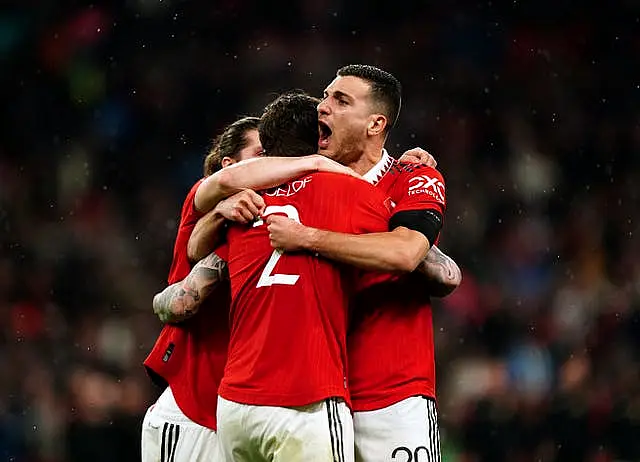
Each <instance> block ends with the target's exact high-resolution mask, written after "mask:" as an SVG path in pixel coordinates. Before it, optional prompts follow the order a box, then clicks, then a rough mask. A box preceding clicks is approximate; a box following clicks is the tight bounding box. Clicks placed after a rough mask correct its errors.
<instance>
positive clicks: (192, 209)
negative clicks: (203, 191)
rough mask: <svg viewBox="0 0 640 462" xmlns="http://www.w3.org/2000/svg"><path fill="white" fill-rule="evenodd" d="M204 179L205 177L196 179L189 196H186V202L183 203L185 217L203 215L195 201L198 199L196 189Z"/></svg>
mask: <svg viewBox="0 0 640 462" xmlns="http://www.w3.org/2000/svg"><path fill="white" fill-rule="evenodd" d="M204 180H205V178H200V179H199V180H198V181H196V182H195V184H194V185H193V186H192V187H191V189H190V190H189V192H188V193H187V196H186V197H185V198H184V202H183V203H182V215H183V218H191V217H192V216H193V217H195V216H198V217H199V216H200V215H202V214H201V213H200V212H198V211H197V210H196V205H195V201H196V191H197V190H198V188H199V187H200V185H201V184H202V182H203V181H204Z"/></svg>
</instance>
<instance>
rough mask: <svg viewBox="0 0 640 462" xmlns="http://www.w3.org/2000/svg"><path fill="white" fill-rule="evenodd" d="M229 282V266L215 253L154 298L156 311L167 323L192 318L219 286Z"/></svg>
mask: <svg viewBox="0 0 640 462" xmlns="http://www.w3.org/2000/svg"><path fill="white" fill-rule="evenodd" d="M225 279H228V273H227V264H226V262H225V261H224V260H222V259H221V258H220V257H218V256H217V255H216V254H215V253H211V254H209V255H208V256H207V257H206V258H204V259H202V260H200V261H199V262H198V263H197V264H196V265H195V266H194V267H193V269H192V270H191V272H190V273H189V275H188V276H187V277H186V278H185V279H183V280H182V281H180V282H176V283H175V284H171V285H170V286H169V287H167V288H166V289H164V290H163V291H162V292H160V293H158V294H156V295H155V296H154V297H153V312H154V313H155V314H156V315H157V316H158V317H159V318H160V320H161V321H162V322H164V323H175V322H181V321H184V320H186V319H188V318H190V317H191V316H193V315H194V314H195V313H196V312H197V311H198V309H199V308H200V305H201V304H202V302H203V301H204V300H205V299H206V298H207V297H208V296H209V294H210V293H211V292H212V291H213V289H214V287H215V286H216V284H218V283H219V282H220V281H223V280H225Z"/></svg>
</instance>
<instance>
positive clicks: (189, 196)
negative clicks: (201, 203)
mask: <svg viewBox="0 0 640 462" xmlns="http://www.w3.org/2000/svg"><path fill="white" fill-rule="evenodd" d="M205 179H206V178H205V177H202V178H200V179H199V180H198V181H196V182H195V183H194V184H193V186H191V189H190V190H189V192H188V193H187V196H186V197H185V198H184V203H185V204H187V203H188V202H193V201H194V200H195V197H196V191H197V190H198V188H199V187H200V185H201V184H202V182H203V181H204V180H205Z"/></svg>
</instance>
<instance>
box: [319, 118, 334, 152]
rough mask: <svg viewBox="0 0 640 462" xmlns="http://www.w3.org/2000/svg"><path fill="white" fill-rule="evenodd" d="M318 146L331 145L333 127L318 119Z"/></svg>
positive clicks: (323, 147) (322, 147)
mask: <svg viewBox="0 0 640 462" xmlns="http://www.w3.org/2000/svg"><path fill="white" fill-rule="evenodd" d="M318 133H319V139H318V147H319V148H320V149H325V148H327V147H328V146H329V138H330V137H331V128H329V125H327V123H326V122H323V121H321V120H320V121H318Z"/></svg>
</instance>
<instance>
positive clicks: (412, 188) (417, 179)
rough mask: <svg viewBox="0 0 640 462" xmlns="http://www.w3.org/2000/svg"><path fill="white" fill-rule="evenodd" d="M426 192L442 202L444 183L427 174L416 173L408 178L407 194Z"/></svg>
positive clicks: (413, 194)
mask: <svg viewBox="0 0 640 462" xmlns="http://www.w3.org/2000/svg"><path fill="white" fill-rule="evenodd" d="M418 194H428V195H430V196H431V197H433V198H434V199H435V200H437V201H438V202H442V203H444V183H442V181H440V180H439V179H438V178H431V177H429V176H428V175H416V176H414V177H413V178H411V179H410V180H409V195H410V196H415V195H418Z"/></svg>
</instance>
